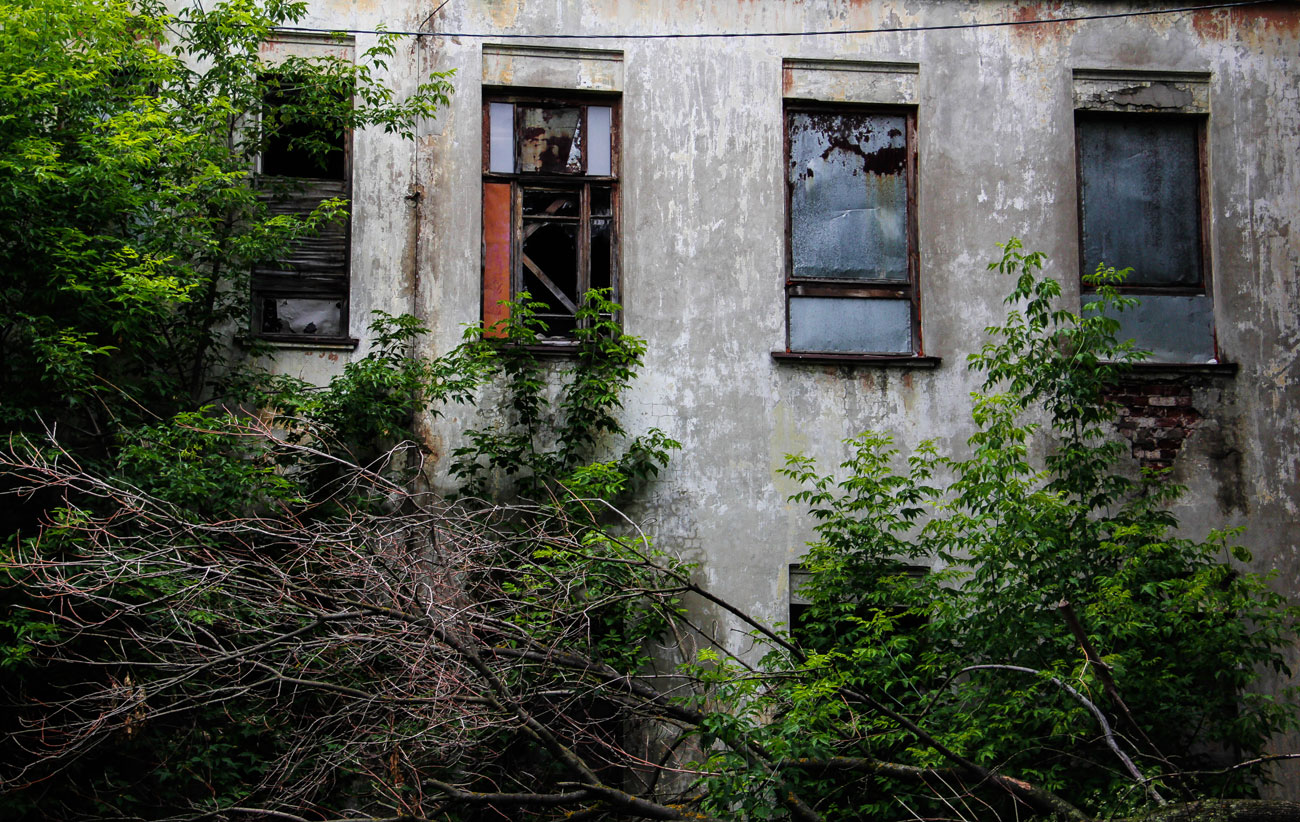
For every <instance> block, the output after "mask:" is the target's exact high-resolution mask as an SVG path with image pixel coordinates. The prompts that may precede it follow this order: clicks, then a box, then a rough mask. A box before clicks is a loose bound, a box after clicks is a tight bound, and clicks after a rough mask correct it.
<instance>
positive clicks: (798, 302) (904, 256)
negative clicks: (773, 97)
mask: <svg viewBox="0 0 1300 822" xmlns="http://www.w3.org/2000/svg"><path fill="white" fill-rule="evenodd" d="M913 131H914V121H913V117H912V114H911V112H910V111H908V110H887V111H871V110H856V109H843V108H837V109H807V110H804V109H794V108H792V109H789V110H787V112H786V186H787V193H788V200H787V204H788V208H787V216H788V231H789V243H788V250H787V272H788V275H787V278H786V293H787V307H788V312H787V321H788V325H787V328H788V340H787V350H789V351H798V352H825V353H836V354H896V355H913V354H918V353H920V332H919V313H918V305H917V289H916V253H915V240H914V238H915V223H914V220H915V214H914V212H915V209H914V206H913V203H914V192H915V179H916V178H915V173H916V165H915V160H914V156H915V153H914V144H915V141H914V138H913V136H912V133H913Z"/></svg>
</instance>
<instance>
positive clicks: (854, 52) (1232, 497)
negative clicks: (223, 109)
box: [285, 0, 1300, 798]
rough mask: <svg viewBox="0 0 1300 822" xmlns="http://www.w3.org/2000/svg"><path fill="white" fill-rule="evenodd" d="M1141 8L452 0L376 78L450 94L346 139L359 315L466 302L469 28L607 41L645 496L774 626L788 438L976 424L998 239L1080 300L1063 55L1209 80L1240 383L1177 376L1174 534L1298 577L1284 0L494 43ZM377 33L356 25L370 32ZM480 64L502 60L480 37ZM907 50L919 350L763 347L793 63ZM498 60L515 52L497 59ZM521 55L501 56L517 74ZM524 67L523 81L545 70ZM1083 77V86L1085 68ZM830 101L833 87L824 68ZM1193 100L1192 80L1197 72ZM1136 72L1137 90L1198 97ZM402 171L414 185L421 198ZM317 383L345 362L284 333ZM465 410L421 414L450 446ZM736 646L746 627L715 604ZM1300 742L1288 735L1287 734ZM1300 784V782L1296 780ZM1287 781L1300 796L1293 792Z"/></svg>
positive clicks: (662, 534)
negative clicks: (1189, 416)
mask: <svg viewBox="0 0 1300 822" xmlns="http://www.w3.org/2000/svg"><path fill="white" fill-rule="evenodd" d="M437 5H438V4H437V3H434V2H422V3H418V4H417V3H409V4H397V3H387V4H380V3H377V2H363V0H355V1H353V0H348V1H347V2H345V1H344V0H335V1H334V2H329V1H328V0H315V2H313V4H312V12H311V17H310V18H309V19H308V20H307V21H306V25H309V26H310V25H321V26H324V27H326V28H362V29H367V28H373V27H374V26H375V25H376V24H379V23H384V24H387V25H388V26H389V27H390V28H392V29H407V30H412V29H416V28H418V27H420V26H421V25H422V24H423V23H424V21H425V18H426V17H427V16H428V15H429V13H430V12H431V11H433V9H434V8H435V7H436V6H437ZM1148 7H1149V4H1121V3H1109V2H1107V3H1100V2H1097V3H1071V2H1043V3H1035V2H992V1H990V2H979V3H971V2H956V1H955V0H954V2H938V3H936V2H920V0H910V1H909V0H892V1H891V0H885V1H884V2H871V3H866V2H849V0H816V1H814V0H806V1H804V2H800V1H798V0H788V2H775V0H754V1H752V2H733V3H728V2H721V0H718V2H707V3H683V2H668V0H587V2H583V1H582V0H457V2H452V3H449V4H446V5H445V6H444V7H442V9H441V11H440V12H438V15H437V16H436V17H435V18H434V21H433V26H434V27H435V28H436V29H437V30H438V31H444V32H470V33H479V34H483V35H485V36H483V37H464V36H461V37H456V36H450V37H437V38H425V39H423V40H422V41H421V42H420V43H419V45H418V46H417V43H416V40H415V38H407V39H405V40H403V42H402V44H401V46H400V48H399V52H398V55H397V58H396V59H394V60H391V61H390V65H389V68H388V70H387V76H388V77H389V78H390V79H391V81H392V82H394V83H395V84H396V85H397V86H398V87H399V88H409V87H410V86H411V84H413V83H414V82H416V81H417V80H418V79H419V77H420V76H421V74H422V73H423V72H426V71H428V70H430V69H431V68H433V67H436V68H437V69H439V70H446V69H455V70H456V76H455V78H454V84H455V86H456V93H455V96H454V98H453V100H452V102H451V105H450V106H449V107H448V108H447V109H446V110H445V111H443V112H441V113H440V114H439V115H438V117H437V118H436V119H435V120H434V121H432V122H429V123H427V124H425V126H424V128H423V129H422V130H421V134H420V136H419V139H418V140H417V141H416V143H414V144H412V143H407V142H403V141H401V140H399V139H397V138H394V137H390V136H386V135H383V134H380V133H370V132H366V133H359V134H357V135H356V136H355V138H354V140H355V142H354V145H355V150H356V166H355V167H356V172H355V177H354V186H355V188H354V190H355V192H356V202H355V204H354V207H353V214H354V217H353V220H354V222H353V226H354V251H353V261H352V266H353V267H352V272H353V285H352V300H353V311H352V319H351V323H352V329H351V331H352V333H353V334H354V335H357V336H362V337H363V343H362V347H361V350H362V351H364V350H365V342H364V333H363V332H364V326H365V322H366V320H365V317H366V315H367V313H368V312H369V310H370V309H372V308H382V309H384V310H386V311H390V312H400V311H413V312H414V313H416V314H417V315H419V316H421V317H422V318H424V320H425V321H426V322H427V323H428V324H430V325H431V326H432V328H433V329H434V332H435V333H434V334H433V335H432V337H431V339H430V341H429V346H428V353H431V354H438V353H442V352H444V351H446V350H448V349H449V348H451V347H452V346H454V345H455V344H456V342H457V341H458V340H459V338H460V333H461V328H462V325H463V324H464V323H472V322H475V321H477V319H478V318H479V310H480V305H479V301H480V272H481V260H480V254H481V237H482V229H481V217H480V214H481V196H482V176H481V159H480V158H481V151H482V138H483V135H482V119H481V108H480V106H481V100H482V96H481V95H482V81H483V67H484V59H483V55H484V49H485V47H486V48H488V50H489V52H491V49H492V47H495V46H499V45H503V44H508V45H519V44H521V43H522V44H527V45H538V46H546V45H550V46H565V47H574V46H578V47H590V48H593V49H602V50H615V51H621V52H622V67H621V68H622V81H621V82H622V86H623V91H622V129H623V151H622V163H621V166H622V180H621V187H622V202H623V216H622V225H621V236H622V266H623V288H624V292H623V295H624V296H623V302H624V304H625V307H626V320H625V321H626V325H627V328H628V330H629V331H631V332H632V333H634V334H638V335H641V336H643V337H645V338H646V339H647V341H648V344H649V350H648V354H647V356H646V363H645V368H644V370H643V372H642V376H641V378H640V379H639V380H638V381H637V383H636V384H635V387H634V388H633V390H632V393H631V396H630V397H629V398H628V402H627V409H628V410H627V415H626V416H627V419H626V424H627V427H628V429H629V430H631V431H632V432H634V433H635V432H640V431H643V430H645V429H647V428H649V427H651V426H659V427H660V428H663V429H664V430H665V431H666V432H667V434H668V435H669V436H671V437H674V438H676V439H678V440H680V441H681V442H682V444H683V448H682V451H681V452H680V453H679V454H678V455H677V456H676V458H675V460H674V462H673V464H672V466H671V467H670V468H669V469H668V471H667V472H666V473H665V474H664V475H663V476H662V478H661V479H660V480H659V481H658V482H656V483H655V484H654V486H653V487H652V488H651V489H650V492H649V494H648V497H647V499H646V500H645V502H644V503H642V504H641V505H640V506H639V508H638V510H637V511H636V512H635V513H637V514H638V515H639V516H641V517H642V518H643V519H644V520H645V521H646V522H647V528H648V530H649V531H650V532H651V533H653V534H655V535H657V538H658V539H659V541H660V544H661V545H663V546H664V547H666V548H670V549H673V550H677V551H680V552H683V553H685V554H686V555H687V556H688V557H690V558H691V559H694V560H697V561H699V562H700V563H701V570H700V574H701V575H702V577H703V578H704V581H705V582H707V583H708V584H709V585H711V586H712V587H714V588H715V590H717V591H718V592H719V593H720V594H722V595H723V596H725V597H727V598H729V599H731V600H732V601H733V602H735V603H736V604H738V605H739V606H740V607H742V608H745V609H748V610H749V611H750V612H751V613H754V614H757V615H759V616H761V617H764V618H767V619H769V620H772V621H783V620H784V619H785V618H786V608H787V602H788V581H787V568H788V565H789V564H790V563H791V562H794V561H796V560H797V559H798V557H799V555H800V554H801V552H802V550H803V548H802V546H803V543H804V541H805V540H806V539H808V538H809V537H810V535H811V522H810V521H809V518H808V517H807V516H806V515H805V513H804V512H803V511H802V510H801V508H800V507H799V506H792V505H790V504H789V503H787V502H786V501H785V499H786V497H787V495H789V494H790V493H792V492H793V491H794V490H795V489H794V488H793V487H792V486H791V485H790V484H789V483H788V482H787V481H785V480H784V479H782V478H781V477H779V476H778V475H777V469H778V468H779V467H780V466H781V465H782V464H783V460H784V455H785V454H787V453H790V452H804V453H808V454H811V455H814V456H816V457H817V458H819V460H821V461H822V462H823V464H825V465H831V464H835V463H837V462H839V461H840V460H841V459H843V458H844V457H845V456H846V453H845V449H844V446H843V445H842V444H841V441H842V440H843V439H844V438H846V437H849V436H852V435H854V434H856V433H858V432H860V431H862V430H864V429H870V428H874V429H882V430H885V431H888V432H890V433H891V434H893V436H894V437H895V438H896V440H897V442H898V443H899V444H900V446H902V447H903V448H904V449H906V448H908V447H909V446H911V445H914V444H915V443H917V442H918V441H919V440H921V439H924V438H936V439H937V440H938V441H939V447H940V448H941V449H942V450H945V451H952V450H960V449H961V447H962V445H963V443H964V441H965V439H966V437H967V436H968V435H969V434H970V432H971V428H970V423H969V421H968V417H969V404H970V403H969V392H970V391H971V390H973V389H974V388H975V386H976V384H977V382H976V380H975V379H973V378H972V377H971V376H970V375H969V374H967V373H966V371H965V368H964V362H965V357H966V355H967V354H968V353H970V352H972V351H974V350H976V349H977V348H978V346H979V344H980V343H981V341H982V339H983V334H982V330H983V328H984V327H985V326H987V325H989V324H991V323H993V322H995V321H997V320H998V319H999V318H1000V317H1001V316H1002V307H1001V301H1002V298H1003V295H1004V294H1005V293H1006V291H1007V289H1008V287H1009V283H1007V282H1005V281H1001V280H999V279H997V278H995V277H994V276H993V275H990V274H987V273H985V272H984V267H985V264H986V263H987V262H988V261H989V260H991V259H993V258H994V257H995V255H996V253H997V251H996V249H995V247H994V244H995V243H997V242H1001V241H1005V240H1006V239H1007V238H1008V237H1011V236H1013V235H1016V236H1020V237H1022V238H1024V241H1025V244H1026V246H1027V247H1029V248H1031V249H1039V250H1042V251H1045V252H1046V253H1047V254H1048V255H1049V256H1050V261H1049V269H1048V270H1049V272H1050V273H1051V274H1053V275H1054V276H1058V277H1059V278H1060V279H1061V280H1062V283H1063V286H1064V290H1065V294H1066V299H1067V301H1070V302H1074V303H1075V304H1077V301H1078V299H1079V284H1078V265H1079V264H1078V257H1079V222H1078V208H1077V192H1076V187H1077V186H1076V169H1075V154H1074V108H1075V97H1074V95H1075V91H1076V86H1075V81H1074V80H1073V79H1072V78H1073V76H1074V75H1073V74H1072V72H1074V71H1075V70H1077V69H1088V70H1112V71H1113V70H1131V71H1135V72H1138V71H1141V72H1195V73H1202V74H1207V75H1208V77H1209V80H1208V86H1207V88H1208V95H1209V98H1208V106H1209V110H1210V114H1209V120H1208V123H1209V127H1208V147H1209V148H1208V165H1209V180H1210V188H1211V193H1210V210H1211V212H1212V213H1211V235H1210V242H1209V247H1210V249H1211V270H1212V278H1213V296H1214V304H1215V316H1216V325H1217V329H1218V332H1217V333H1218V344H1219V348H1220V350H1221V352H1222V354H1223V355H1224V358H1225V359H1226V360H1227V361H1229V362H1232V363H1236V364H1237V366H1238V372H1237V373H1236V375H1235V376H1223V375H1208V376H1205V375H1202V376H1198V377H1197V378H1196V379H1195V380H1191V381H1189V382H1188V383H1187V384H1188V385H1189V386H1190V387H1191V391H1190V397H1191V399H1190V402H1191V407H1192V408H1194V409H1195V412H1196V413H1197V414H1199V415H1200V419H1199V421H1197V422H1195V424H1194V425H1193V426H1191V428H1190V429H1189V431H1190V433H1188V434H1187V436H1186V437H1185V440H1184V441H1183V442H1182V445H1181V450H1180V451H1179V453H1178V456H1177V458H1176V459H1175V460H1174V476H1175V479H1176V480H1177V481H1178V482H1181V483H1184V484H1186V485H1187V486H1188V487H1189V489H1190V490H1189V493H1188V496H1187V498H1186V502H1185V503H1184V504H1183V505H1182V506H1181V508H1180V510H1179V514H1180V515H1181V516H1182V518H1183V522H1184V523H1185V526H1186V528H1187V529H1188V531H1190V532H1203V531H1204V529H1206V528H1207V527H1210V526H1216V525H1223V524H1227V525H1245V526H1246V527H1247V530H1246V533H1245V537H1244V539H1245V541H1246V543H1247V544H1248V545H1249V546H1250V547H1251V548H1252V550H1253V551H1254V554H1255V561H1254V566H1255V567H1256V568H1258V569H1260V570H1265V569H1268V568H1273V567H1276V568H1277V569H1278V570H1279V571H1280V575H1279V577H1278V579H1277V585H1278V586H1279V587H1281V588H1284V589H1286V590H1288V591H1290V592H1292V593H1295V592H1297V590H1300V584H1298V583H1297V580H1300V550H1298V549H1297V533H1300V529H1298V528H1297V527H1296V525H1297V519H1298V517H1297V506H1298V505H1300V493H1298V492H1300V487H1298V481H1297V477H1298V476H1300V437H1297V435H1296V416H1295V411H1294V410H1293V407H1292V406H1293V403H1294V401H1295V400H1296V399H1297V387H1296V384H1297V379H1298V378H1300V368H1298V366H1297V357H1300V277H1297V268H1298V266H1300V229H1298V230H1296V231H1294V232H1293V230H1292V228H1293V225H1292V224H1293V222H1295V220H1296V219H1297V216H1300V38H1298V34H1297V32H1298V30H1300V8H1297V7H1295V6H1293V5H1285V4H1277V5H1273V6H1268V7H1264V8H1257V7H1245V8H1240V9H1232V10H1206V11H1199V12H1195V13H1179V14H1171V15H1156V16H1143V17H1136V18H1131V19H1115V20H1094V21H1079V22H1072V23H1065V24H1059V25H1036V26H1023V27H999V28H979V29H964V30H946V31H933V32H927V33H906V32H894V33H878V34H861V35H842V36H841V35H837V36H797V37H779V38H778V37H767V38H764V37H759V38H749V39H686V40H630V39H614V38H611V39H600V40H594V41H579V42H577V43H575V42H574V41H557V40H547V39H545V38H536V39H528V40H523V41H519V40H511V39H506V37H505V35H518V34H533V33H544V32H563V33H566V34H578V33H588V34H610V33H635V34H648V33H661V34H668V33H692V32H773V31H810V30H818V31H820V30H834V29H862V28H879V27H906V26H916V25H947V24H960V23H974V22H1000V21H1007V20H1030V19H1036V18H1040V17H1050V16H1073V15H1080V14H1088V13H1115V12H1118V11H1122V10H1123V9H1125V8H1148ZM372 42H373V37H371V36H369V35H358V36H357V43H356V45H357V53H358V54H360V53H362V52H364V50H365V49H366V47H367V46H368V45H370V44H371V43H372ZM492 59H493V60H499V59H500V58H497V57H493V58H492ZM790 59H793V60H801V61H820V60H853V61H878V62H884V63H895V64H897V63H903V64H914V65H915V66H916V72H917V74H916V78H915V82H916V89H917V106H916V116H917V129H918V140H919V184H918V188H919V194H918V227H919V257H920V289H921V294H922V315H923V319H922V327H923V335H924V343H925V353H926V354H927V355H933V356H938V357H941V358H942V362H941V365H940V366H939V367H938V368H936V369H934V370H908V369H897V368H882V367H871V366H859V367H853V368H846V367H838V366H826V365H794V364H788V363H783V364H777V363H776V362H774V361H773V359H772V358H771V356H770V352H771V351H773V350H777V349H781V348H783V347H784V333H785V331H784V322H785V320H784V311H785V303H784V299H785V298H784V292H783V277H784V261H783V260H784V256H783V255H784V250H783V248H784V246H783V244H784V239H783V238H784V231H785V229H784V217H783V208H784V184H783V168H782V164H783V155H782V151H783V149H782V139H783V134H782V130H783V121H782V110H783V108H782V105H783V104H782V92H783V84H782V61H783V60H790ZM491 65H492V66H494V68H493V69H492V70H493V71H495V72H497V76H498V77H500V76H505V74H503V73H508V72H507V71H506V69H505V68H502V67H501V66H500V65H499V64H497V63H491ZM511 71H513V69H511ZM533 82H539V81H536V80H534V81H533ZM1085 91H1086V89H1085ZM818 93H819V94H824V95H825V96H829V97H833V96H834V95H835V93H836V92H835V91H834V89H833V88H829V89H824V90H822V91H821V92H818ZM1185 93H1186V94H1188V95H1191V94H1193V91H1185ZM1180 94H1182V92H1177V91H1176V90H1175V92H1171V91H1170V90H1169V89H1168V88H1165V87H1159V88H1155V89H1152V88H1150V87H1143V86H1142V85H1141V84H1140V83H1139V84H1137V85H1135V86H1134V87H1133V89H1132V93H1131V94H1130V96H1129V98H1128V100H1129V103H1130V104H1131V105H1132V106H1136V107H1156V108H1160V107H1162V106H1166V105H1169V104H1184V103H1186V99H1185V97H1183V96H1180ZM413 187H418V189H419V190H421V191H422V192H423V196H422V197H419V198H414V199H413V198H408V195H410V194H411V193H412V191H413V190H415V189H413ZM286 353H287V357H285V367H286V368H287V369H289V370H296V371H298V372H300V373H305V374H310V375H312V376H313V377H314V378H317V379H323V378H325V377H327V376H328V374H329V373H330V370H331V369H333V368H337V367H338V366H339V363H341V362H342V360H343V359H344V358H345V357H340V358H338V360H337V361H329V360H328V359H323V358H322V356H321V355H320V353H319V352H297V351H294V352H286ZM465 421H466V419H465V413H464V412H462V411H457V410H454V409H453V411H452V413H450V414H448V415H447V417H446V418H444V419H442V420H439V421H437V422H434V423H431V424H430V425H429V428H428V436H429V440H430V443H431V444H433V445H434V446H435V449H436V450H439V451H441V450H443V448H444V446H445V447H451V446H454V444H455V442H456V437H457V431H458V430H459V429H460V428H461V426H463V424H464V423H465ZM714 624H715V625H716V631H717V635H718V637H719V638H720V639H722V640H723V641H728V639H729V638H730V637H733V636H734V634H731V633H730V632H731V630H732V629H733V628H736V627H738V626H736V625H735V624H733V623H732V622H731V621H729V620H728V619H727V618H726V617H725V616H724V615H723V614H717V615H715V616H714ZM1290 742H1291V743H1292V744H1290V749H1292V750H1295V749H1300V740H1291V741H1290ZM1291 781H1293V782H1296V783H1300V778H1295V779H1293V780H1291ZM1290 790H1291V793H1290V795H1291V797H1292V798H1300V793H1297V791H1300V789H1296V788H1292V789H1290Z"/></svg>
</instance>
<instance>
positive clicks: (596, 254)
mask: <svg viewBox="0 0 1300 822" xmlns="http://www.w3.org/2000/svg"><path fill="white" fill-rule="evenodd" d="M611 233H612V230H611V228H610V221H609V220H608V219H605V220H601V219H595V220H592V221H591V284H590V287H591V288H609V287H610V270H611V267H610V235H611Z"/></svg>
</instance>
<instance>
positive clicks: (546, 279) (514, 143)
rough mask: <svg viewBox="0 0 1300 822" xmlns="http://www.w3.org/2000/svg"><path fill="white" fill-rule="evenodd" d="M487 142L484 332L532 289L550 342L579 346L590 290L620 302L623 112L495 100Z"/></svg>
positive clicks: (594, 104) (600, 106)
mask: <svg viewBox="0 0 1300 822" xmlns="http://www.w3.org/2000/svg"><path fill="white" fill-rule="evenodd" d="M484 134H485V138H486V145H485V147H484V152H483V154H484V165H485V168H484V184H483V247H484V256H483V320H484V325H485V326H486V327H488V328H491V326H492V325H493V324H495V323H496V322H498V321H500V320H503V319H505V317H506V309H505V307H504V306H502V305H501V304H500V303H501V301H503V300H507V299H512V298H515V297H517V296H518V295H519V294H520V293H522V292H525V291H526V292H528V294H529V296H530V297H531V298H532V300H533V301H534V302H537V303H539V304H540V305H541V307H540V309H539V310H538V312H537V317H538V318H539V319H541V320H543V321H544V322H545V323H546V326H547V328H546V334H545V335H544V337H545V339H546V341H547V342H552V343H557V344H563V343H566V342H568V341H571V340H572V339H573V336H574V332H575V330H576V329H577V325H578V322H579V321H578V318H577V312H578V308H579V307H580V305H581V302H582V297H583V295H584V294H585V293H586V292H587V291H589V290H591V289H595V288H602V289H608V290H609V291H610V298H611V299H612V300H614V301H616V302H617V301H618V299H619V294H618V288H619V278H618V270H617V267H618V243H617V238H618V230H617V224H618V215H617V208H618V180H617V167H618V164H617V157H618V152H617V137H618V135H617V107H616V106H615V105H612V104H611V103H610V102H609V101H605V100H599V101H597V100H592V101H581V100H578V101H573V100H559V101H552V100H536V99H513V98H505V99H498V100H492V101H489V102H487V103H486V104H485V106H484Z"/></svg>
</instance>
